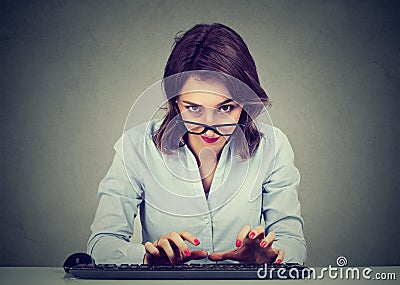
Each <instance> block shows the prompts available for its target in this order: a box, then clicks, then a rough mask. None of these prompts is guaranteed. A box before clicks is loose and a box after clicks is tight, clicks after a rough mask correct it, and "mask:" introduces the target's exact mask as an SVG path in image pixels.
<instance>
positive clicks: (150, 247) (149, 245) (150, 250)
mask: <svg viewBox="0 0 400 285" xmlns="http://www.w3.org/2000/svg"><path fill="white" fill-rule="evenodd" d="M144 248H145V250H146V252H148V253H150V254H152V255H155V256H160V255H161V254H160V251H159V250H158V248H157V247H155V246H154V244H152V243H151V242H149V241H148V242H146V243H145V244H144Z"/></svg>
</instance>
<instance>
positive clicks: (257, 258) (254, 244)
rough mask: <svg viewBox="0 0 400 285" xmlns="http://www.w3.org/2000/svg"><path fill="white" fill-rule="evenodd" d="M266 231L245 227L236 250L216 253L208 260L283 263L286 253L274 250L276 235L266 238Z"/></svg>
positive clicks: (261, 228) (237, 242)
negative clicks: (273, 244)
mask: <svg viewBox="0 0 400 285" xmlns="http://www.w3.org/2000/svg"><path fill="white" fill-rule="evenodd" d="M264 231H265V228H264V227H263V226H261V225H260V226H257V227H255V228H254V229H251V227H250V226H249V225H245V226H243V227H242V229H241V231H240V232H239V234H238V235H237V240H236V248H235V249H233V250H230V251H224V252H214V253H212V254H210V255H209V256H208V258H209V259H210V260H212V261H220V260H224V259H231V260H235V261H239V262H243V263H257V264H262V263H273V262H275V263H281V262H282V260H283V257H284V254H285V253H284V251H283V250H281V249H274V248H272V243H273V242H274V240H275V237H276V236H275V233H274V232H270V233H268V234H267V236H265V234H264Z"/></svg>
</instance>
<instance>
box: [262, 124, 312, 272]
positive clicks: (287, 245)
mask: <svg viewBox="0 0 400 285" xmlns="http://www.w3.org/2000/svg"><path fill="white" fill-rule="evenodd" d="M299 183H300V173H299V171H298V169H297V168H296V167H295V165H294V154H293V150H292V147H291V145H290V143H289V140H288V139H287V137H286V135H285V134H284V133H283V132H282V131H280V130H279V129H276V157H275V167H274V168H273V171H272V173H271V175H270V177H269V178H268V179H267V180H266V181H264V184H263V209H262V211H263V216H264V220H265V227H266V229H265V231H266V234H267V233H268V232H275V234H276V240H275V242H274V243H273V245H272V247H273V248H276V249H282V250H283V251H284V252H285V256H284V259H283V262H296V263H299V264H304V262H305V260H306V257H307V252H306V242H305V239H304V234H303V227H304V221H303V219H302V217H301V212H300V202H299V199H298V187H299Z"/></svg>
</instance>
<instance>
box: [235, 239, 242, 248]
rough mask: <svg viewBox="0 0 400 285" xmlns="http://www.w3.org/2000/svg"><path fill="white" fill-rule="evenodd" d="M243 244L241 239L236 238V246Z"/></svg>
mask: <svg viewBox="0 0 400 285" xmlns="http://www.w3.org/2000/svg"><path fill="white" fill-rule="evenodd" d="M241 244H242V242H241V241H240V240H238V239H237V240H236V247H239V246H240V245H241Z"/></svg>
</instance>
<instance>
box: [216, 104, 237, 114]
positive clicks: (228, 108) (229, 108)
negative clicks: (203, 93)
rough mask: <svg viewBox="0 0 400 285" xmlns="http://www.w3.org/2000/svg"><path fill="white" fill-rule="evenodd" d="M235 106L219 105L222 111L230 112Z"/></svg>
mask: <svg viewBox="0 0 400 285" xmlns="http://www.w3.org/2000/svg"><path fill="white" fill-rule="evenodd" d="M233 108H234V106H232V105H223V106H221V107H219V109H220V110H221V112H222V113H228V112H231V111H232V110H233Z"/></svg>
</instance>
